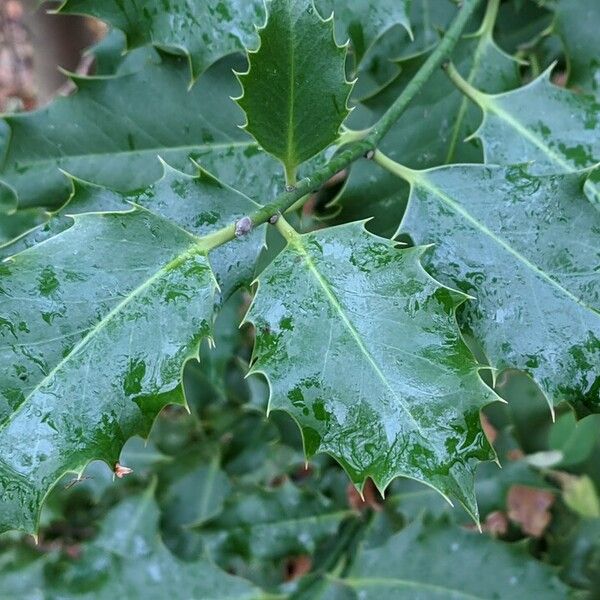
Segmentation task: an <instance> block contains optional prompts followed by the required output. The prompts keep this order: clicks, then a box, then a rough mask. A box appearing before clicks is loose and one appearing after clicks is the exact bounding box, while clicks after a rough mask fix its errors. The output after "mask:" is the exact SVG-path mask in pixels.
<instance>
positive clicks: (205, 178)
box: [0, 165, 265, 299]
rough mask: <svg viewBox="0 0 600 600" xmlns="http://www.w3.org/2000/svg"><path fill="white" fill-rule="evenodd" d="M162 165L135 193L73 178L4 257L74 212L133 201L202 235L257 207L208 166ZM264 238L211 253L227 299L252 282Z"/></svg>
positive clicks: (50, 232) (63, 225)
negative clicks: (52, 210) (50, 210)
mask: <svg viewBox="0 0 600 600" xmlns="http://www.w3.org/2000/svg"><path fill="white" fill-rule="evenodd" d="M162 168H163V171H164V174H163V176H162V178H161V179H159V181H157V182H156V183H155V184H152V185H151V186H149V187H148V188H147V189H146V190H144V191H141V192H139V193H134V194H120V193H118V192H113V191H111V190H108V189H106V188H103V187H99V186H95V185H92V184H89V183H86V182H84V181H80V180H72V181H71V184H72V187H73V191H72V195H71V198H70V200H69V202H68V204H67V205H66V206H64V207H63V208H62V209H61V210H60V211H59V212H57V213H56V214H54V215H53V216H52V218H51V219H50V220H49V221H48V222H46V223H44V224H43V225H41V226H39V227H37V228H35V229H32V230H31V231H29V232H28V233H27V234H26V235H24V236H22V237H21V238H20V239H17V240H15V241H13V243H12V244H10V245H7V246H4V247H2V246H0V258H2V257H6V256H10V255H12V254H16V253H18V252H20V251H22V250H24V249H26V248H30V247H32V246H35V245H36V244H39V243H40V242H42V241H44V240H47V239H49V238H51V237H52V236H54V235H57V234H58V233H60V232H61V231H64V230H65V229H68V228H69V227H70V226H71V225H72V223H73V218H72V215H78V214H85V213H92V212H107V211H112V212H123V211H128V210H131V202H134V203H135V204H137V205H139V206H143V207H145V208H147V209H148V210H150V211H152V212H153V213H154V214H156V215H159V216H161V217H164V218H166V219H168V220H169V221H171V222H172V223H175V224H177V225H179V227H181V228H183V229H184V230H185V231H187V232H189V233H190V234H192V235H195V236H198V237H202V236H203V235H206V234H208V233H211V232H214V231H216V230H217V229H219V228H222V227H225V226H227V225H229V224H231V223H233V222H235V221H236V220H237V219H239V218H241V217H243V216H244V215H247V214H250V213H252V212H253V211H255V210H256V209H257V207H258V205H257V204H256V203H254V202H253V201H252V200H250V199H249V198H247V197H246V196H244V195H243V194H241V193H239V192H237V191H235V190H234V189H232V188H229V187H228V186H226V185H224V184H222V183H221V182H220V181H218V180H217V179H216V178H214V177H213V176H212V175H210V174H209V173H207V172H206V171H203V170H199V171H198V173H197V175H196V176H191V175H186V174H185V173H181V172H179V171H176V170H175V169H173V168H171V167H169V166H168V165H162ZM264 242H265V228H264V227H263V228H259V229H256V230H255V231H253V232H252V233H251V234H249V235H247V236H245V237H244V238H242V239H240V240H235V241H233V242H231V243H229V244H225V245H223V246H221V247H219V248H217V249H215V250H214V251H213V252H212V253H211V257H210V258H211V266H212V268H213V271H214V272H215V276H216V278H217V281H218V283H219V287H220V291H221V296H222V298H224V299H226V298H228V297H229V296H230V295H231V294H232V293H233V292H234V291H235V290H236V289H238V288H239V287H240V286H244V285H249V284H250V282H251V280H252V278H253V275H254V268H255V263H256V260H257V258H258V255H259V254H260V251H261V248H262V247H263V245H264Z"/></svg>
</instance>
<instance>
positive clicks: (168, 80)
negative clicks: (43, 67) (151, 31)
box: [0, 58, 278, 207]
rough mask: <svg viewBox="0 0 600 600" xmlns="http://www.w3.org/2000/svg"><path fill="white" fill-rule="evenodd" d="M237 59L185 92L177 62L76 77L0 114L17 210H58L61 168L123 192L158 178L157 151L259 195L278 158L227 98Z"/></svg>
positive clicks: (64, 183)
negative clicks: (37, 102)
mask: <svg viewBox="0 0 600 600" xmlns="http://www.w3.org/2000/svg"><path fill="white" fill-rule="evenodd" d="M235 64H237V63H235V62H232V61H231V60H230V59H227V60H223V61H221V62H220V63H218V64H217V65H215V66H214V67H213V68H212V69H210V70H209V71H207V72H206V73H205V74H204V75H203V77H202V78H201V80H200V81H199V82H198V83H197V85H196V86H194V88H193V89H192V90H191V91H189V92H188V89H187V70H186V67H185V64H184V62H183V61H182V60H180V59H173V58H164V59H163V61H162V62H161V63H160V64H147V65H146V66H145V67H144V68H143V69H141V70H137V71H135V72H133V73H129V74H125V75H122V76H117V77H108V78H106V77H100V78H78V79H77V85H78V88H79V89H78V91H77V93H76V94H74V95H73V96H71V97H68V98H59V99H57V100H56V101H55V102H53V103H52V104H50V105H49V106H48V107H46V108H43V109H41V110H39V111H36V112H33V113H29V114H19V115H12V116H8V117H5V118H4V121H3V122H2V127H3V129H2V131H3V135H2V138H1V139H0V153H1V154H2V155H3V156H4V159H3V162H2V166H1V168H0V181H2V182H4V183H5V184H6V185H8V186H10V188H12V190H13V194H12V196H13V202H14V200H15V196H16V197H18V201H19V203H20V205H21V206H23V207H28V206H40V205H41V206H52V207H57V206H60V205H61V204H63V203H64V202H65V200H66V199H67V198H68V196H69V193H70V191H71V189H70V184H69V181H68V179H67V178H66V177H64V175H63V174H62V173H61V172H60V171H59V169H63V170H64V171H67V172H68V173H70V174H71V175H74V176H76V177H79V178H81V179H84V180H86V181H91V182H93V183H97V184H99V185H105V186H107V187H110V188H112V189H115V190H118V191H121V192H129V191H132V190H138V189H140V188H143V187H146V186H148V185H150V184H151V183H153V182H154V181H156V180H158V179H159V178H160V176H161V175H162V167H161V165H160V162H159V160H158V158H157V157H158V156H161V157H162V158H163V159H164V160H166V161H167V162H168V163H169V164H171V165H173V166H175V167H177V168H179V169H180V170H185V171H187V172H193V171H194V170H195V167H194V166H193V164H192V163H191V161H190V158H192V159H194V160H196V161H197V162H199V163H200V164H202V165H203V166H204V167H206V168H207V169H209V170H210V171H211V172H213V173H215V174H216V175H217V176H218V177H219V178H220V179H221V180H223V181H225V182H226V183H228V184H230V185H234V186H235V187H236V188H239V189H252V190H253V193H254V194H255V197H256V199H258V200H259V201H260V200H262V199H263V198H264V197H265V196H271V195H272V194H273V192H274V190H275V189H277V187H278V185H277V183H276V175H275V174H276V171H277V163H276V162H275V161H274V160H272V159H271V158H270V157H268V156H267V155H265V154H264V153H262V152H260V151H259V149H258V146H257V144H256V143H255V142H254V141H253V140H252V139H251V138H250V136H248V135H247V134H245V133H244V132H243V131H241V130H240V129H239V128H238V127H237V124H238V123H240V122H241V121H242V120H243V115H242V113H241V111H240V110H239V109H238V108H237V107H236V106H235V103H233V102H232V101H231V100H230V99H229V96H230V95H232V94H234V93H235V91H236V89H237V86H236V82H235V78H234V76H233V74H232V73H231V68H232V66H234V65H235ZM238 184H239V185H238ZM0 187H2V188H3V189H5V190H6V191H7V193H8V192H9V191H10V189H9V188H6V187H5V186H0Z"/></svg>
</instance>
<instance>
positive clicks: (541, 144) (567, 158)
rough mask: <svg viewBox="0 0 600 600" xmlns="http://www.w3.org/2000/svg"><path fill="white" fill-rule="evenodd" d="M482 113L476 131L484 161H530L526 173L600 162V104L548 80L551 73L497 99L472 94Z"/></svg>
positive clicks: (557, 171)
mask: <svg viewBox="0 0 600 600" xmlns="http://www.w3.org/2000/svg"><path fill="white" fill-rule="evenodd" d="M474 99H475V101H476V102H477V103H478V104H479V106H480V107H481V109H482V110H483V111H484V120H483V123H482V124H481V127H480V128H479V129H478V130H477V134H476V135H477V137H478V138H480V139H481V141H482V143H483V146H484V150H485V161H486V163H491V164H500V165H510V164H517V163H524V162H532V165H531V168H530V170H531V172H532V173H537V174H544V173H561V172H562V173H571V172H574V171H576V170H578V169H582V168H585V167H591V166H593V165H594V164H596V163H597V162H598V161H599V160H600V104H599V103H598V102H597V101H596V100H595V99H594V98H593V97H591V96H583V95H581V94H576V93H574V92H571V91H569V90H565V89H564V88H560V87H558V86H555V85H553V84H552V83H551V82H550V71H549V70H548V71H546V72H545V73H544V74H543V75H541V76H540V77H538V78H537V79H535V80H534V81H532V82H531V83H530V84H528V85H526V86H525V87H522V88H520V89H517V90H515V91H513V92H508V93H505V94H499V95H495V96H492V95H487V94H482V93H480V92H477V91H475V96H474Z"/></svg>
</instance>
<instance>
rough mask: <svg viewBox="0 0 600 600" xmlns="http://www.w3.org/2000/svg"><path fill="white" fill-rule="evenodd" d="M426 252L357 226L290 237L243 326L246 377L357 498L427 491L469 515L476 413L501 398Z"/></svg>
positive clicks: (484, 452) (478, 438) (481, 450)
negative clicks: (337, 468)
mask: <svg viewBox="0 0 600 600" xmlns="http://www.w3.org/2000/svg"><path fill="white" fill-rule="evenodd" d="M423 251H424V250H423V248H415V249H410V250H404V251H400V250H398V249H396V248H395V247H394V244H393V243H391V242H389V241H387V240H383V239H380V238H376V237H374V236H372V235H370V234H368V233H367V232H366V231H365V230H364V227H363V224H361V223H358V224H356V223H355V224H351V225H347V226H342V227H337V228H331V229H328V230H326V231H321V232H318V233H313V234H306V235H303V236H297V234H294V235H292V237H291V241H290V243H289V244H288V246H287V248H286V249H285V250H284V251H283V252H282V253H281V254H280V255H279V256H278V257H277V258H276V259H275V260H274V262H273V263H272V264H271V265H270V266H269V267H268V268H267V269H266V270H265V271H264V272H263V273H262V274H261V276H260V277H259V282H260V285H259V291H258V294H257V297H256V299H255V301H254V304H253V305H252V307H251V309H250V311H249V314H248V317H247V318H248V319H249V320H250V321H252V322H253V323H254V324H255V326H256V329H257V340H256V347H255V352H254V360H255V362H254V365H253V367H252V371H251V372H253V373H264V374H265V375H266V377H267V378H268V380H269V383H270V386H271V399H270V409H271V410H285V411H286V412H288V413H290V414H291V415H292V416H293V417H294V419H295V420H296V421H297V422H298V423H299V424H300V427H301V429H302V433H303V437H304V444H305V450H306V452H307V454H308V455H309V456H312V455H313V454H315V453H316V452H327V453H329V454H331V455H332V456H334V457H335V458H336V459H337V460H338V461H339V462H340V463H341V464H342V465H343V466H344V468H345V469H346V471H347V472H348V473H349V475H350V477H351V478H352V480H353V481H354V482H355V483H356V484H357V486H358V487H360V488H362V487H363V485H364V483H365V480H366V479H367V478H368V477H371V478H372V479H373V480H374V482H375V483H376V484H377V486H378V487H379V488H380V489H382V490H384V489H385V488H386V487H387V485H388V484H389V482H390V481H391V480H392V479H393V478H395V477H396V476H399V475H403V476H407V477H411V478H414V479H417V480H419V481H423V482H426V483H428V484H430V485H432V486H434V487H436V488H437V489H438V490H440V491H441V492H442V493H443V494H446V495H453V496H455V497H457V498H458V499H459V500H460V501H461V502H462V503H463V504H464V505H465V506H466V508H467V510H468V511H469V512H470V513H471V514H472V515H473V516H474V517H476V515H477V506H476V503H475V498H474V494H473V469H474V467H475V464H476V463H477V462H478V461H479V460H486V459H488V458H489V457H490V455H491V448H490V446H489V444H488V442H487V440H486V438H485V436H484V435H483V432H482V431H481V428H480V424H479V409H480V408H481V407H482V406H484V405H486V404H488V403H490V402H493V401H494V400H496V399H497V397H496V396H495V395H494V394H493V393H492V392H491V390H490V389H488V388H487V387H486V386H485V385H484V384H483V383H482V381H481V380H480V378H479V373H478V365H477V363H476V361H475V359H474V358H473V357H472V355H471V354H470V352H469V350H468V349H467V346H466V345H465V343H464V341H463V340H462V338H461V336H460V333H459V331H458V328H457V325H456V320H455V314H454V311H455V309H456V307H457V305H458V304H460V303H462V302H463V301H464V299H465V297H464V296H462V294H460V293H458V292H455V291H452V290H450V289H448V288H445V287H443V286H441V285H440V284H438V283H437V282H436V281H434V280H433V279H431V278H430V277H429V276H428V275H427V274H426V273H425V271H424V270H423V268H422V267H421V264H420V262H419V260H420V257H421V255H422V253H423ZM315 348H320V349H321V351H320V353H321V354H320V355H321V357H322V359H321V360H315V359H314V349H315ZM291 365H293V368H291Z"/></svg>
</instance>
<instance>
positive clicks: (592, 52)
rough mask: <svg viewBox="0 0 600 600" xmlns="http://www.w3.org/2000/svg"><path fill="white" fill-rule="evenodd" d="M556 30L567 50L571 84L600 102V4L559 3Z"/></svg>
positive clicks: (565, 0) (562, 0)
mask: <svg viewBox="0 0 600 600" xmlns="http://www.w3.org/2000/svg"><path fill="white" fill-rule="evenodd" d="M554 11H555V13H556V17H555V21H554V29H555V30H556V32H557V34H558V35H559V36H560V38H561V40H562V42H563V44H564V46H565V50H566V54H567V63H568V66H569V84H570V85H571V86H574V87H575V88H576V89H583V90H585V91H588V92H592V93H593V94H595V96H596V98H598V99H599V100H600V36H598V23H600V3H598V2H597V1H596V0H578V2H573V1H572V0H557V1H556V4H555V6H554Z"/></svg>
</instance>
